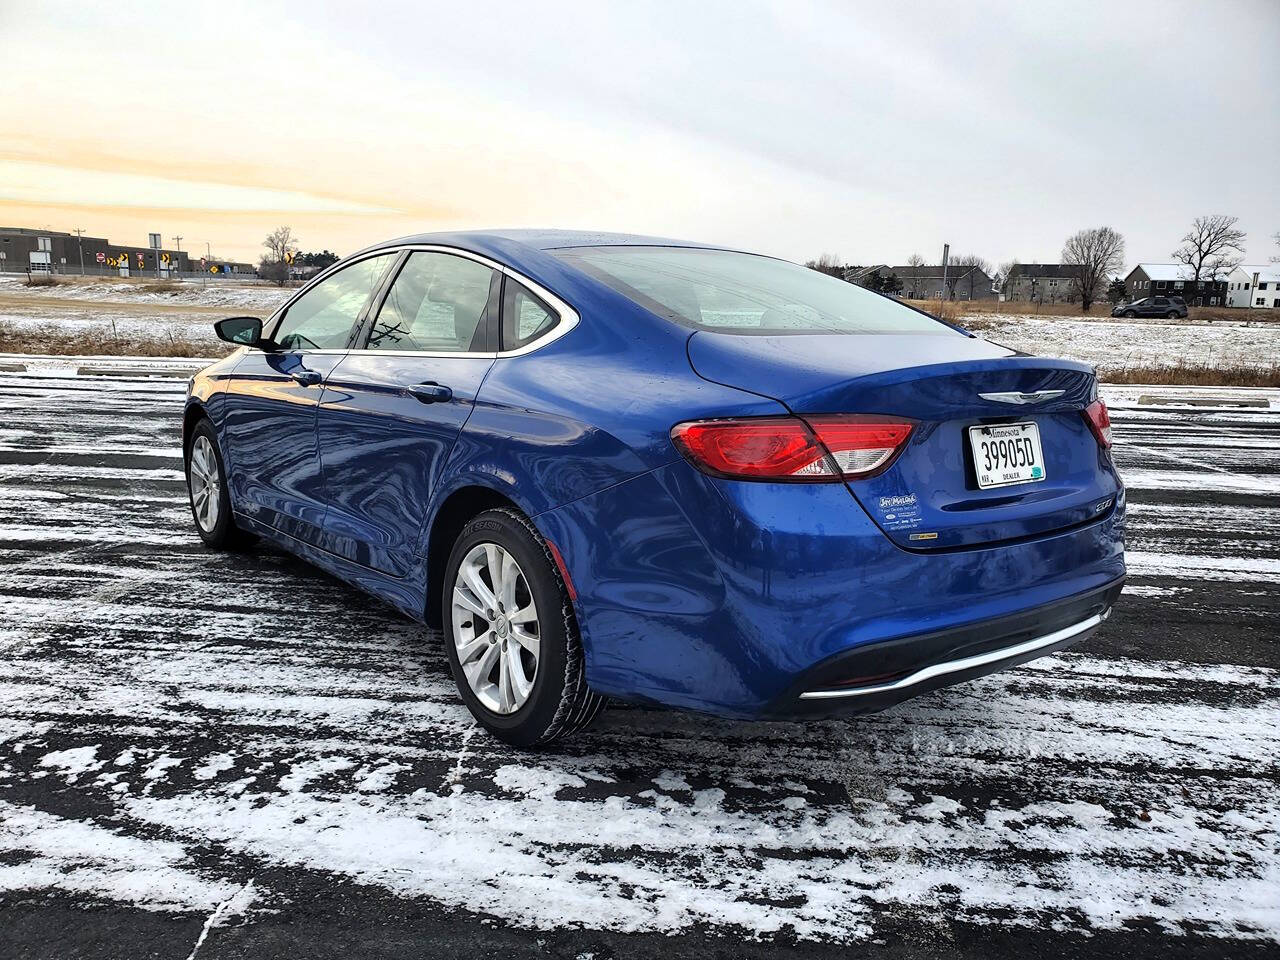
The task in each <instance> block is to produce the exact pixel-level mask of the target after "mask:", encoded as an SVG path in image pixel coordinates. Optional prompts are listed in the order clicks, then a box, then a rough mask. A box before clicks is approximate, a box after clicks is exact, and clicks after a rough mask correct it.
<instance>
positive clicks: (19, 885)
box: [0, 371, 1280, 954]
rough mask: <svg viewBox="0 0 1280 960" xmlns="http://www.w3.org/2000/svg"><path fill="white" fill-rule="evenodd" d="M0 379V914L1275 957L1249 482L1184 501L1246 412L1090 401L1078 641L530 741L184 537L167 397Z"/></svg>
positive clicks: (279, 560) (390, 646) (1265, 680)
mask: <svg viewBox="0 0 1280 960" xmlns="http://www.w3.org/2000/svg"><path fill="white" fill-rule="evenodd" d="M0 384H2V385H3V389H2V390H0V424H2V425H3V426H2V427H0V571H3V577H0V802H2V803H4V804H6V805H5V806H3V807H0V891H4V890H16V891H23V892H24V895H26V896H38V895H40V894H41V893H48V892H57V893H58V894H60V895H71V896H76V897H79V898H81V902H84V903H86V904H88V903H96V902H101V901H108V902H109V901H117V902H126V903H136V904H140V905H143V906H147V907H150V908H153V909H168V908H173V907H181V908H183V909H187V910H192V911H205V912H207V911H209V910H211V909H214V910H215V912H217V911H218V910H219V909H221V910H223V911H224V913H226V912H234V911H240V910H245V909H247V910H248V914H247V919H246V922H249V923H252V922H253V910H254V909H255V908H254V906H253V904H255V903H256V904H259V905H260V909H263V910H268V909H270V910H281V911H295V910H299V909H302V908H303V907H302V905H301V904H298V903H290V901H289V897H290V893H289V890H290V888H289V886H288V883H287V881H288V878H289V877H290V876H291V875H292V874H291V871H293V872H298V873H299V874H303V873H305V874H306V875H307V876H309V877H312V878H317V877H319V878H326V879H325V880H324V882H325V883H330V884H332V885H333V887H334V889H336V890H337V891H338V893H337V895H338V896H341V895H342V893H341V891H343V890H344V889H350V887H349V886H344V884H348V883H350V884H355V885H359V886H360V887H362V888H367V889H374V890H377V891H379V892H381V893H382V894H385V895H386V896H388V897H391V898H399V900H400V901H402V902H408V901H416V900H428V901H430V902H432V903H436V904H440V905H443V906H444V907H447V908H449V909H452V910H456V911H459V912H466V913H467V914H469V915H475V914H481V915H487V916H489V917H492V918H496V921H497V922H501V923H506V924H510V925H513V926H516V927H520V928H533V929H540V930H546V929H552V928H564V927H577V926H581V927H588V928H593V929H604V930H614V931H622V932H629V931H634V932H660V933H666V934H671V933H677V932H680V931H682V930H690V929H697V928H701V927H702V926H703V925H705V926H706V927H708V928H710V929H711V930H713V931H714V930H720V931H728V935H730V936H737V935H740V934H742V933H745V934H746V935H747V936H750V937H763V938H767V937H770V936H773V935H775V934H782V933H784V932H786V935H787V936H795V937H798V938H801V939H806V940H817V941H834V942H837V943H848V942H851V941H852V942H863V943H865V942H866V941H868V940H869V939H874V938H876V937H878V936H880V935H881V933H882V932H883V930H884V929H885V927H886V925H887V924H888V925H891V924H892V923H893V922H895V921H896V920H900V919H902V918H910V919H912V920H913V921H919V922H922V923H925V924H937V925H938V926H939V928H940V929H942V930H945V929H946V924H948V923H951V922H964V923H968V924H974V925H979V926H984V927H990V928H996V927H999V928H1007V927H1010V926H1015V927H1021V928H1024V929H1029V930H1035V931H1038V932H1040V933H1041V935H1043V936H1045V937H1046V938H1049V937H1052V936H1054V935H1056V934H1060V933H1063V932H1065V933H1069V934H1081V933H1084V934H1090V933H1100V932H1103V931H1111V932H1115V931H1121V932H1123V931H1127V930H1133V929H1154V930H1159V931H1162V932H1163V933H1164V934H1166V935H1168V936H1170V937H1189V936H1192V935H1194V936H1201V937H1212V938H1220V943H1221V947H1220V952H1222V953H1223V954H1228V953H1230V952H1231V947H1232V945H1233V944H1232V941H1236V940H1255V941H1264V942H1265V941H1276V940H1280V901H1278V900H1277V897H1276V890H1277V889H1280V852H1278V851H1280V805H1278V804H1277V802H1276V788H1277V781H1278V779H1280V769H1278V768H1277V761H1276V758H1277V756H1278V755H1280V706H1278V701H1277V690H1280V671H1277V670H1276V669H1275V666H1274V663H1266V662H1262V663H1260V662H1257V659H1256V658H1255V659H1253V660H1250V659H1249V657H1245V656H1244V654H1246V653H1248V650H1247V649H1246V648H1244V647H1242V646H1240V645H1239V644H1240V638H1241V637H1242V636H1243V637H1247V636H1249V635H1250V634H1251V633H1252V634H1258V633H1260V632H1261V629H1262V627H1261V626H1260V625H1261V624H1265V623H1268V622H1270V623H1272V624H1273V623H1274V617H1275V616H1276V613H1277V610H1276V607H1275V602H1274V600H1273V599H1271V598H1274V596H1275V583H1276V581H1277V579H1280V577H1278V576H1277V575H1278V573H1280V570H1278V568H1277V563H1280V559H1277V557H1278V556H1280V548H1278V544H1280V491H1277V490H1274V489H1254V490H1252V491H1245V490H1243V489H1240V490H1235V489H1233V490H1231V491H1230V492H1224V491H1223V490H1220V489H1215V488H1213V487H1211V486H1210V485H1209V484H1208V483H1207V482H1206V478H1216V477H1222V476H1230V475H1231V474H1232V471H1233V470H1235V469H1236V468H1237V464H1238V461H1239V458H1240V457H1241V456H1249V457H1253V458H1254V459H1252V460H1251V461H1249V464H1248V467H1247V470H1246V471H1245V472H1246V473H1248V474H1249V475H1251V476H1259V477H1265V476H1275V474H1276V471H1277V468H1280V450H1278V449H1277V447H1276V446H1275V445H1274V444H1272V445H1267V444H1255V443H1254V442H1253V441H1256V440H1259V439H1266V438H1267V437H1269V436H1270V433H1271V432H1273V431H1274V429H1275V421H1276V419H1277V413H1276V412H1274V411H1273V410H1248V411H1236V410H1231V409H1228V408H1221V409H1218V408H1209V409H1199V408H1190V409H1188V408H1181V409H1180V408H1177V407H1175V406H1172V405H1164V404H1161V405H1156V406H1152V407H1140V406H1137V405H1136V400H1135V401H1134V403H1133V404H1124V403H1121V404H1118V405H1117V415H1116V421H1115V422H1116V435H1117V439H1118V444H1117V457H1118V460H1119V463H1120V467H1121V471H1122V473H1124V475H1125V476H1126V477H1133V476H1141V475H1143V474H1144V473H1145V475H1146V479H1145V481H1143V482H1137V483H1131V486H1130V495H1129V499H1130V504H1131V511H1132V513H1131V517H1130V522H1129V538H1130V542H1129V546H1130V550H1131V553H1130V558H1131V561H1132V562H1133V570H1132V577H1133V588H1136V589H1131V590H1130V595H1129V596H1128V597H1126V598H1125V599H1124V600H1123V601H1122V602H1121V603H1120V604H1118V605H1117V608H1116V612H1115V614H1114V615H1113V616H1112V618H1111V619H1110V620H1109V621H1108V624H1107V627H1106V629H1105V630H1104V632H1103V633H1102V634H1100V635H1099V638H1097V639H1096V640H1095V641H1090V643H1089V644H1088V645H1087V648H1086V649H1083V650H1081V651H1079V652H1072V653H1066V654H1062V655H1058V656H1054V657H1051V658H1045V659H1042V660H1040V661H1036V662H1035V663H1033V664H1029V665H1026V666H1024V667H1021V668H1018V669H1016V670H1011V671H1007V672H1004V673H1000V674H996V675H993V676H991V677H987V678H983V679H981V680H979V681H974V682H972V683H968V684H965V685H962V686H959V687H955V688H951V689H948V690H943V691H938V692H936V693H933V694H930V695H928V696H926V697H922V698H920V699H918V700H915V701H912V702H911V703H908V704H905V705H902V706H900V707H898V708H895V709H894V710H891V711H888V712H886V713H883V714H878V715H874V716H869V717H862V718H857V719H854V720H848V721H843V720H842V721H823V722H814V723H806V724H798V723H797V724H788V723H779V724H763V723H735V722H727V721H721V720H715V719H708V718H705V717H696V716H690V715H685V714H679V713H675V712H671V711H664V710H647V709H635V708H616V709H613V710H611V711H610V712H607V713H606V714H605V715H604V717H603V718H602V721H601V722H600V723H599V725H598V726H596V727H595V728H593V729H592V730H590V731H588V732H587V733H586V734H584V735H583V736H582V737H580V738H579V739H578V740H576V741H574V742H572V743H570V744H566V745H565V746H564V747H563V748H561V749H560V750H558V751H557V752H554V753H545V754H536V755H535V754H527V753H520V752H518V751H513V750H511V749H508V748H506V747H505V746H503V745H502V744H500V743H498V742H496V741H494V740H492V739H491V738H489V737H487V736H486V735H485V734H484V733H483V732H482V731H478V729H477V727H476V725H475V724H474V722H473V721H472V720H471V718H470V717H469V715H468V714H467V713H466V711H465V709H464V708H463V706H462V705H461V704H460V703H459V701H458V698H457V694H456V691H455V690H454V688H453V685H452V681H451V679H450V677H449V675H448V672H447V668H446V667H445V666H444V665H443V661H442V655H441V653H440V648H439V640H438V638H436V637H434V636H424V632H423V631H422V630H421V628H419V627H417V626H416V625H414V624H411V623H409V622H407V621H404V620H402V619H400V618H398V617H395V616H393V615H391V614H389V613H388V612H386V611H385V610H383V609H382V608H380V607H378V606H376V605H374V604H371V603H370V602H369V601H368V600H366V599H365V598H363V597H362V596H361V595H359V594H358V593H357V592H355V591H354V590H351V589H348V588H346V587H345V586H341V585H338V584H336V583H335V582H334V581H332V580H330V579H328V578H326V577H323V576H321V575H319V574H317V573H315V572H314V571H311V570H309V569H308V568H306V567H305V566H303V565H301V564H299V563H296V562H294V561H292V560H290V559H287V558H284V557H282V556H280V555H279V554H278V553H275V552H273V551H271V550H267V549H259V550H256V551H253V552H251V553H248V554H242V555H225V554H215V553H212V552H209V551H207V550H204V549H203V548H202V547H201V546H200V545H199V542H198V541H197V540H196V538H195V537H194V534H193V533H192V531H191V529H190V523H191V521H190V515H189V508H188V506H187V504H186V501H185V499H184V497H183V487H182V480H181V471H180V457H179V453H178V450H177V425H178V422H177V417H176V415H175V414H176V411H177V410H179V409H180V405H181V399H182V382H181V381H180V380H167V381H165V380H157V381H145V380H123V379H122V380H111V379H107V380H102V381H99V380H96V379H90V378H78V377H74V376H72V375H68V374H66V373H64V374H62V375H53V374H51V373H49V372H47V371H35V372H32V373H29V374H0ZM1164 395H1165V396H1176V392H1174V391H1168V392H1167V393H1165V394H1164ZM68 398H76V399H77V400H80V401H82V402H75V403H68V402H67V400H68ZM1158 454H1164V456H1161V455H1158ZM302 618H305V623H304V624H300V620H301V619H302ZM300 626H302V627H303V628H301V629H300ZM1180 635H1181V636H1185V637H1187V638H1188V642H1187V643H1186V644H1185V645H1184V646H1182V647H1177V646H1174V645H1173V644H1171V642H1170V638H1171V637H1177V636H1180ZM1233 657H1241V659H1232V658H1233ZM14 794H17V795H19V796H20V797H21V798H25V799H16V798H15V797H14V796H13V795H14ZM68 797H77V798H84V800H85V802H84V803H83V804H81V805H80V806H78V807H77V808H75V809H76V812H75V813H65V814H62V815H57V814H54V813H51V812H49V811H48V810H47V809H42V808H41V806H40V805H42V804H50V805H53V804H58V803H62V802H64V799H63V798H68ZM130 864H133V865H135V866H133V867H130V866H128V865H130ZM258 873H261V876H260V877H258V879H256V880H255V881H254V882H253V883H249V882H246V878H247V877H249V876H256V875H257V874H258ZM226 904H230V906H218V905H226Z"/></svg>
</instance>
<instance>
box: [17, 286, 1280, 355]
mask: <svg viewBox="0 0 1280 960" xmlns="http://www.w3.org/2000/svg"><path fill="white" fill-rule="evenodd" d="M21 279H22V278H21V277H20V276H15V275H10V276H0V322H8V323H10V324H13V325H15V326H18V327H38V328H42V329H45V330H49V331H51V332H52V331H58V332H98V333H102V334H104V335H105V334H108V333H112V332H114V333H116V334H117V335H120V336H141V337H147V338H152V339H165V338H176V339H179V340H186V341H190V342H194V343H208V344H210V345H211V346H212V345H215V344H217V340H216V338H215V337H214V335H213V329H212V320H213V319H216V316H217V314H216V313H210V312H209V308H214V307H226V308H227V311H228V313H229V314H230V313H234V312H237V311H242V312H246V313H249V314H252V315H255V316H264V317H265V316H266V315H267V314H269V313H270V312H271V311H273V310H274V309H275V308H276V307H277V306H279V305H280V304H281V303H283V302H284V301H285V299H287V298H288V297H289V296H290V295H291V294H292V293H293V290H292V289H291V288H279V287H274V286H270V285H265V284H244V283H236V282H233V281H218V282H215V281H208V282H206V283H204V284H203V285H202V284H201V281H198V280H186V281H182V282H181V289H180V290H178V291H176V292H174V293H158V292H156V291H155V290H154V288H153V285H152V284H149V283H148V282H147V281H144V280H123V279H122V280H115V281H102V280H98V281H87V282H81V281H78V280H76V279H74V278H70V279H69V280H68V281H67V282H64V283H62V284H60V285H59V286H56V287H25V286H23V285H22V284H21V282H20V281H21ZM12 297H21V298H22V302H21V303H20V304H15V303H14V301H13V300H12V299H11V298H12ZM183 307H192V308H198V309H199V310H200V311H203V312H202V313H199V314H196V315H193V314H190V313H188V314H183V312H182V308H183ZM156 308H171V309H165V310H164V311H163V312H156ZM144 311H148V312H144ZM962 322H969V323H972V324H973V325H974V328H975V332H976V333H977V334H978V335H979V336H981V337H983V338H985V339H988V340H993V341H995V342H997V343H1002V344H1004V345H1005V346H1008V347H1012V348H1014V349H1017V350H1022V351H1025V352H1027V353H1036V354H1041V355H1044V356H1056V357H1066V358H1069V359H1074V360H1081V361H1084V362H1086V363H1090V364H1094V365H1097V366H1100V367H1102V368H1104V369H1119V368H1123V367H1131V366H1137V365H1143V366H1145V365H1158V364H1173V363H1188V364H1206V365H1208V366H1229V365H1235V364H1247V365H1258V364H1268V363H1280V324H1277V323H1266V322H1260V321H1249V320H1246V319H1243V318H1242V319H1241V320H1239V321H1234V320H1233V321H1227V322H1214V323H1191V322H1170V321H1165V320H1150V321H1139V320H1112V319H1110V318H1096V319H1090V320H1086V319H1080V318H1074V317H1060V316H1038V315H1035V314H1029V315H1010V314H974V315H972V316H969V317H966V318H964V320H963V321H962Z"/></svg>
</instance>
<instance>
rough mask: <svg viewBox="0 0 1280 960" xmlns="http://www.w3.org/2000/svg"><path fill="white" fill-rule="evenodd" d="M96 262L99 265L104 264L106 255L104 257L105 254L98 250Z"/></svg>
mask: <svg viewBox="0 0 1280 960" xmlns="http://www.w3.org/2000/svg"><path fill="white" fill-rule="evenodd" d="M98 262H99V263H106V262H107V255H106V254H105V253H103V252H102V251H101V250H99V251H98Z"/></svg>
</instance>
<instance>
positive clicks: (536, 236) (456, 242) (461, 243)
mask: <svg viewBox="0 0 1280 960" xmlns="http://www.w3.org/2000/svg"><path fill="white" fill-rule="evenodd" d="M502 241H506V243H505V244H502V245H504V246H506V245H509V244H511V243H517V244H520V245H521V246H525V247H531V248H532V249H534V250H562V249H564V248H566V247H691V248H695V249H704V250H727V249H732V248H730V247H725V246H721V245H718V244H712V243H699V242H696V241H692V240H675V239H672V238H670V237H652V236H646V235H644V234H639V233H609V232H606V231H602V230H542V229H512V230H465V231H458V232H449V233H417V234H411V235H410V236H407V237H398V238H397V239H395V240H388V241H385V242H383V243H376V244H373V245H371V246H370V247H368V248H367V249H370V250H372V249H374V248H375V247H385V246H395V245H403V244H406V243H439V244H443V245H445V246H456V247H462V248H464V249H468V248H472V247H475V248H492V247H493V246H494V245H495V243H501V242H502Z"/></svg>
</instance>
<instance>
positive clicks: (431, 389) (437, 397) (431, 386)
mask: <svg viewBox="0 0 1280 960" xmlns="http://www.w3.org/2000/svg"><path fill="white" fill-rule="evenodd" d="M409 392H410V393H412V394H413V395H414V397H416V398H417V399H418V400H420V401H422V402H423V403H445V402H447V401H449V400H452V399H453V391H452V390H451V389H449V388H448V387H446V386H444V385H443V384H439V383H436V382H435V381H433V380H429V381H427V382H426V383H419V384H415V385H414V386H412V387H410V388H409Z"/></svg>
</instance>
